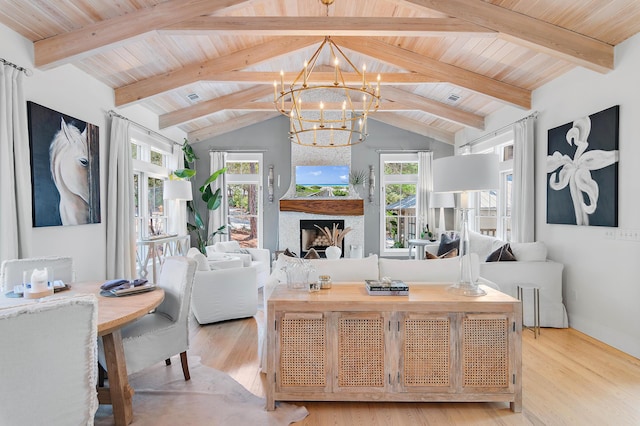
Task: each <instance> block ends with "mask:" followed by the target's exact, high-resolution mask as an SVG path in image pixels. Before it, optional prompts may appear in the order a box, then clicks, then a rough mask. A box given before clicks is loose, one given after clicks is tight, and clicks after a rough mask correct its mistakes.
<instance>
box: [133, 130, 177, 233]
mask: <svg viewBox="0 0 640 426" xmlns="http://www.w3.org/2000/svg"><path fill="white" fill-rule="evenodd" d="M130 142H131V157H132V159H133V173H134V174H133V183H134V203H135V215H136V237H137V239H138V240H144V239H147V238H149V237H150V236H154V235H161V234H166V233H168V226H169V225H168V218H167V215H166V211H167V206H165V202H164V200H163V197H162V195H163V194H162V185H163V181H164V180H165V179H167V178H168V177H169V173H170V172H171V170H173V169H174V168H175V167H174V157H173V154H172V148H173V147H172V145H171V144H169V143H167V142H166V141H165V140H160V139H159V138H156V137H154V136H153V135H149V134H147V133H144V132H142V131H140V130H138V129H136V128H134V127H132V128H131V136H130Z"/></svg>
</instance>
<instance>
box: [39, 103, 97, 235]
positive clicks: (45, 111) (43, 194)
mask: <svg viewBox="0 0 640 426" xmlns="http://www.w3.org/2000/svg"><path fill="white" fill-rule="evenodd" d="M27 117H28V120H29V121H28V123H29V148H30V151H31V152H30V154H31V189H32V191H31V196H32V202H33V204H32V205H33V211H32V213H33V226H34V227H40V226H61V225H83V224H91V223H100V140H99V139H100V129H99V128H98V126H96V125H95V124H91V123H88V122H86V121H83V120H81V119H78V118H75V117H72V116H70V115H66V114H63V113H61V112H59V111H55V110H53V109H51V108H47V107H45V106H42V105H38V104H37V103H35V102H31V101H27Z"/></svg>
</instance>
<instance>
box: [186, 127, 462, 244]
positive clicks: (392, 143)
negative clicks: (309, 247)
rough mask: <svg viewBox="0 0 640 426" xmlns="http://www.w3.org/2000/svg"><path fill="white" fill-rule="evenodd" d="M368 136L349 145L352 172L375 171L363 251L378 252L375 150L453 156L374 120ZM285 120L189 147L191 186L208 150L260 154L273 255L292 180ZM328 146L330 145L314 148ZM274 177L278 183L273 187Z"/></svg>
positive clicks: (202, 172) (448, 148)
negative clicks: (270, 192) (269, 187)
mask: <svg viewBox="0 0 640 426" xmlns="http://www.w3.org/2000/svg"><path fill="white" fill-rule="evenodd" d="M367 125H368V128H369V137H368V138H367V140H366V141H365V142H364V143H361V144H358V145H354V146H353V147H352V148H351V170H369V166H370V165H373V166H374V170H375V174H376V197H375V199H374V201H373V203H370V202H369V201H368V200H367V199H365V202H364V206H365V212H364V214H365V241H364V251H363V252H364V254H365V256H366V255H368V254H369V253H376V254H378V252H379V246H380V244H379V234H380V213H379V211H380V193H379V190H380V186H379V185H380V170H379V169H380V152H378V151H379V150H380V151H402V150H409V151H417V150H430V151H433V156H434V158H440V157H446V156H449V155H453V151H454V149H453V146H452V145H450V144H447V143H443V142H439V141H437V140H435V139H433V138H429V137H426V136H422V135H418V134H416V133H412V132H408V131H406V130H402V129H398V128H396V127H393V126H389V125H387V124H384V123H380V122H378V121H375V120H370V121H369V123H368V124H367ZM288 131H289V123H288V120H287V119H286V118H284V117H276V118H273V119H271V120H267V121H263V122H261V123H258V124H255V125H253V126H248V127H245V128H242V129H240V130H236V131H234V132H229V133H225V134H222V135H220V136H216V137H214V138H211V139H208V140H204V141H202V142H196V143H192V145H193V149H194V151H195V152H196V154H197V155H198V157H199V160H198V161H197V163H196V169H197V170H198V173H197V175H196V179H195V184H196V185H197V187H196V188H198V187H200V186H201V185H202V184H203V183H204V180H205V179H206V178H207V177H208V176H209V151H210V150H220V151H225V150H226V151H233V150H248V151H250V150H255V151H260V150H262V151H264V153H263V164H264V167H263V170H262V173H263V182H264V183H265V185H266V181H267V171H268V168H269V166H270V165H273V166H274V175H275V179H274V180H275V184H276V187H275V190H274V201H273V202H272V203H270V202H269V201H268V200H267V193H266V188H265V191H263V196H264V200H263V206H264V207H263V208H264V217H263V227H264V234H263V235H264V239H263V247H264V248H268V249H269V250H271V252H272V253H274V252H275V251H276V250H278V249H279V248H278V213H279V211H278V200H279V199H280V198H281V197H283V196H284V194H285V193H286V191H287V189H289V185H290V183H291V142H290V141H289V139H288V136H287V133H288ZM318 149H319V150H321V149H330V148H318ZM278 176H279V177H280V186H277V183H278ZM196 204H197V206H198V210H199V211H201V213H202V214H204V213H205V208H204V205H203V203H202V202H201V201H199V200H197V202H196Z"/></svg>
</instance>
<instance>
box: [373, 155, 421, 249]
mask: <svg viewBox="0 0 640 426" xmlns="http://www.w3.org/2000/svg"><path fill="white" fill-rule="evenodd" d="M380 170H382V176H381V185H380V188H381V191H382V199H383V200H384V202H383V203H381V211H380V215H381V219H380V223H381V226H382V232H381V234H380V235H382V236H383V238H382V241H381V248H380V253H381V254H385V255H399V256H406V255H407V254H408V242H409V240H410V239H413V238H416V223H417V217H418V216H417V212H416V207H417V204H416V193H417V187H418V155H417V154H415V153H414V154H382V155H381V156H380Z"/></svg>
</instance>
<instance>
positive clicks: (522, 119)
mask: <svg viewBox="0 0 640 426" xmlns="http://www.w3.org/2000/svg"><path fill="white" fill-rule="evenodd" d="M532 117H533V118H538V111H534V112H532V113H531V114H529V115H527V116H526V117H522V118H521V119H520V120H516V121H514V122H513V123H511V124H507V125H506V126H502V127H500V128H499V129H497V130H494V131H493V132H491V133H487V134H486V135H482V136H480V137H478V138H475V139H474V140H471V141H469V142H467V143H465V144H463V145H460V146H459V147H458V148H463V147H465V146H467V145H473V144H474V143H476V142H479V141H481V140H484V139H487V138H488V137H496V136H498V135H499V134H500V133H502V132H503V131H505V130H507V129H508V128H510V127H511V126H513V125H514V124H517V123H520V122H521V121H524V120H527V119H529V118H532Z"/></svg>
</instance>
